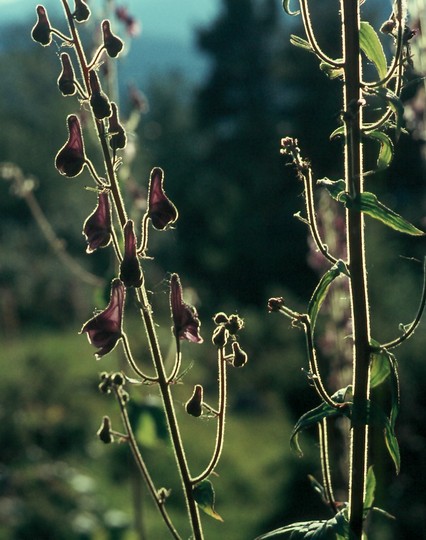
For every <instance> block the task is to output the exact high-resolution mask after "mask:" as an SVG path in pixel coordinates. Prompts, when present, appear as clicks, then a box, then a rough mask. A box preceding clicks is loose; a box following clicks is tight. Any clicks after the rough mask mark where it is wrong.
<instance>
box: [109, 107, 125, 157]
mask: <svg viewBox="0 0 426 540" xmlns="http://www.w3.org/2000/svg"><path fill="white" fill-rule="evenodd" d="M111 109H112V114H111V116H110V117H109V118H108V124H109V125H108V129H109V135H110V140H109V145H110V146H111V148H112V149H113V150H118V149H119V148H124V147H125V146H126V143H127V138H126V132H125V131H124V128H123V126H122V125H121V124H120V119H119V118H118V110H117V105H116V104H115V103H114V102H111Z"/></svg>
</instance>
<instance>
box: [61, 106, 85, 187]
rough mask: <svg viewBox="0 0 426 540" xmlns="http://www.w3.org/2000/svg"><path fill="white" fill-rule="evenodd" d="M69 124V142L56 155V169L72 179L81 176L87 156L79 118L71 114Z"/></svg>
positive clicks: (68, 119)
mask: <svg viewBox="0 0 426 540" xmlns="http://www.w3.org/2000/svg"><path fill="white" fill-rule="evenodd" d="M67 122H68V131H69V136H68V141H67V142H66V143H65V145H64V146H63V147H62V148H61V149H60V150H59V152H58V153H57V154H56V158H55V167H56V168H57V169H58V171H59V172H60V173H61V174H63V175H65V176H68V177H70V178H72V177H73V176H77V175H78V174H80V173H81V171H82V170H83V167H84V163H85V162H86V155H85V153H84V142H83V135H82V133H81V127H80V121H79V119H78V117H77V116H75V115H74V114H70V115H69V116H68V118H67Z"/></svg>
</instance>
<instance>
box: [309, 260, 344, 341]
mask: <svg viewBox="0 0 426 540" xmlns="http://www.w3.org/2000/svg"><path fill="white" fill-rule="evenodd" d="M342 274H345V275H346V276H348V275H349V272H348V269H347V268H346V265H345V263H344V262H343V261H340V260H339V261H337V262H336V264H334V265H333V266H332V267H331V268H330V269H329V270H328V271H327V272H326V273H325V274H324V275H323V276H322V278H321V280H320V282H319V283H318V285H317V287H316V289H315V291H314V293H313V295H312V298H311V300H310V302H309V307H308V315H309V318H310V321H311V328H312V332H313V331H314V328H315V323H316V320H317V315H318V312H319V310H320V308H321V305H322V303H323V302H324V300H325V297H326V296H327V293H328V290H329V288H330V285H331V284H332V283H333V281H334V280H335V279H336V278H337V277H339V276H340V275H342Z"/></svg>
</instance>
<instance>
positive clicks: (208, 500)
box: [192, 480, 223, 521]
mask: <svg viewBox="0 0 426 540" xmlns="http://www.w3.org/2000/svg"><path fill="white" fill-rule="evenodd" d="M192 493H193V496H194V500H195V502H196V503H197V504H198V506H199V507H200V508H201V510H203V512H205V513H206V514H207V515H208V516H210V517H212V518H214V519H217V520H218V521H223V519H222V517H221V516H220V515H219V514H218V513H217V512H216V510H215V509H214V502H215V493H214V489H213V484H212V483H211V482H210V480H203V481H202V482H200V483H199V484H196V485H195V486H194V488H193V490H192Z"/></svg>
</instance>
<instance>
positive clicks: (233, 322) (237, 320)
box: [226, 315, 244, 336]
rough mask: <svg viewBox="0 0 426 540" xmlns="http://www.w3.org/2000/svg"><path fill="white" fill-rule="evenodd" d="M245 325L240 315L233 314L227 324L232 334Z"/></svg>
mask: <svg viewBox="0 0 426 540" xmlns="http://www.w3.org/2000/svg"><path fill="white" fill-rule="evenodd" d="M243 327H244V321H243V319H242V318H241V317H239V316H238V315H231V316H230V317H229V321H228V323H227V324H226V328H227V329H228V330H229V333H230V334H231V336H235V335H236V334H237V333H238V332H239V331H240V330H241V329H242V328H243Z"/></svg>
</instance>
